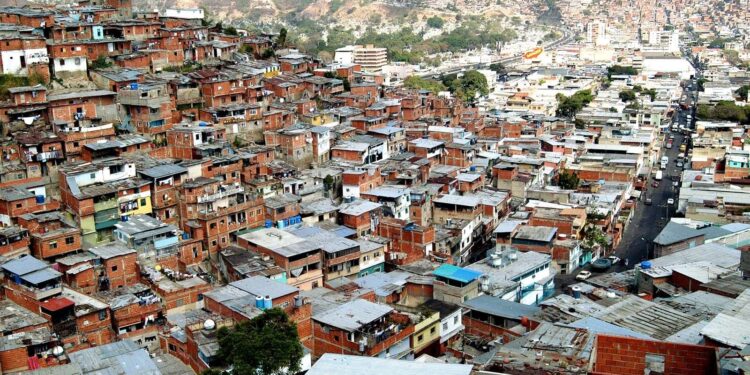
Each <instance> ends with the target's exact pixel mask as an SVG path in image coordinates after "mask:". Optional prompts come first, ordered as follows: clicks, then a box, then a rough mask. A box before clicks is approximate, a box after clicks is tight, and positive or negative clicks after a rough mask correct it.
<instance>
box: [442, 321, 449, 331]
mask: <svg viewBox="0 0 750 375" xmlns="http://www.w3.org/2000/svg"><path fill="white" fill-rule="evenodd" d="M443 331H446V332H448V323H443Z"/></svg>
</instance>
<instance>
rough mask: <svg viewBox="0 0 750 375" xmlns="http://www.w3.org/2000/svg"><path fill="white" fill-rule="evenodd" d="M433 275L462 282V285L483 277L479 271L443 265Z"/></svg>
mask: <svg viewBox="0 0 750 375" xmlns="http://www.w3.org/2000/svg"><path fill="white" fill-rule="evenodd" d="M432 274H433V275H435V276H438V277H444V278H446V279H451V280H456V281H460V282H462V283H467V284H468V283H470V282H472V281H474V280H476V279H478V278H479V276H482V273H481V272H479V271H474V270H470V269H467V268H461V267H457V266H454V265H452V264H443V265H442V266H440V267H438V269H436V270H435V271H433V272H432Z"/></svg>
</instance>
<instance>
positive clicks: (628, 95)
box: [619, 90, 636, 103]
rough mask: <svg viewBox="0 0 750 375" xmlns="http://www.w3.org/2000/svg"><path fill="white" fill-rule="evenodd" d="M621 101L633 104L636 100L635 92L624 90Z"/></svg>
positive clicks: (621, 92)
mask: <svg viewBox="0 0 750 375" xmlns="http://www.w3.org/2000/svg"><path fill="white" fill-rule="evenodd" d="M619 97H620V100H622V101H623V102H625V103H627V102H632V101H634V100H635V99H636V95H635V91H633V90H622V91H620V95H619Z"/></svg>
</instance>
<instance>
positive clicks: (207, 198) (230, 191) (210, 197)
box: [198, 184, 245, 203]
mask: <svg viewBox="0 0 750 375" xmlns="http://www.w3.org/2000/svg"><path fill="white" fill-rule="evenodd" d="M244 191H245V189H244V188H243V187H242V186H240V185H239V184H236V185H231V186H226V187H222V188H220V189H219V191H218V192H216V193H213V194H207V195H203V196H200V197H198V203H209V202H215V201H217V200H219V199H222V198H226V197H228V196H230V195H234V194H239V193H242V192H244Z"/></svg>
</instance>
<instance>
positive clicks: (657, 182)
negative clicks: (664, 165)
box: [651, 181, 659, 188]
mask: <svg viewBox="0 0 750 375" xmlns="http://www.w3.org/2000/svg"><path fill="white" fill-rule="evenodd" d="M651 186H653V187H655V188H658V187H659V181H654V183H653V184H651Z"/></svg>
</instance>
